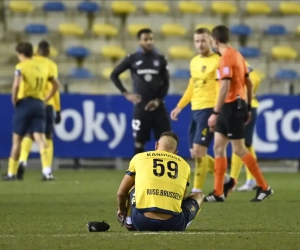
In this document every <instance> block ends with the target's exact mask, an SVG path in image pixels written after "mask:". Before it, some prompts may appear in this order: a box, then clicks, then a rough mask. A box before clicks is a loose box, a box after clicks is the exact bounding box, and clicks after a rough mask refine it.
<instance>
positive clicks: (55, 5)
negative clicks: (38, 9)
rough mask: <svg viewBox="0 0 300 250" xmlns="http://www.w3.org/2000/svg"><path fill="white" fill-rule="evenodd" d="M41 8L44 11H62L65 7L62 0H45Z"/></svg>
mask: <svg viewBox="0 0 300 250" xmlns="http://www.w3.org/2000/svg"><path fill="white" fill-rule="evenodd" d="M43 10H44V11H46V12H64V11H66V10H67V8H66V6H65V5H64V3H63V2H46V3H44V5H43Z"/></svg>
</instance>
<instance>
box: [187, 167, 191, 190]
mask: <svg viewBox="0 0 300 250" xmlns="http://www.w3.org/2000/svg"><path fill="white" fill-rule="evenodd" d="M187 166H188V171H189V173H188V178H187V184H186V185H187V186H189V185H190V182H191V167H190V166H189V165H187Z"/></svg>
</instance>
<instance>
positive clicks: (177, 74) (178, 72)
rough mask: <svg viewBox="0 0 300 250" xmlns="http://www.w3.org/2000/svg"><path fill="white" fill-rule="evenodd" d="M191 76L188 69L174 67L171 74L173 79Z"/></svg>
mask: <svg viewBox="0 0 300 250" xmlns="http://www.w3.org/2000/svg"><path fill="white" fill-rule="evenodd" d="M190 77H191V73H190V70H189V69H176V70H175V71H174V72H173V74H172V78H174V79H178V80H181V79H183V80H184V79H189V78H190Z"/></svg>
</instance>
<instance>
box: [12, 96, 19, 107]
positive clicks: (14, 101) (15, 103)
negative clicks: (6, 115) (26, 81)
mask: <svg viewBox="0 0 300 250" xmlns="http://www.w3.org/2000/svg"><path fill="white" fill-rule="evenodd" d="M11 102H12V104H13V106H14V107H16V106H17V102H18V99H17V98H14V97H12V98H11Z"/></svg>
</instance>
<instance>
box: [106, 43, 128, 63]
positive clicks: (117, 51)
mask: <svg viewBox="0 0 300 250" xmlns="http://www.w3.org/2000/svg"><path fill="white" fill-rule="evenodd" d="M101 54H102V56H104V57H105V58H108V59H112V60H116V59H120V58H123V57H124V56H125V55H126V51H125V50H124V49H123V48H121V47H119V46H114V45H107V46H103V47H102V48H101Z"/></svg>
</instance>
